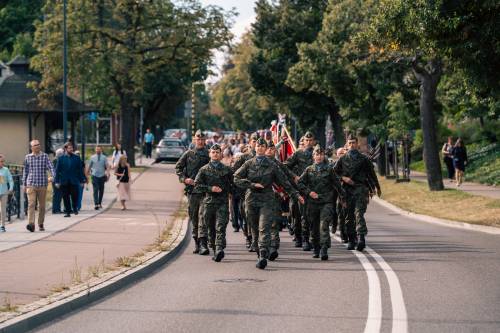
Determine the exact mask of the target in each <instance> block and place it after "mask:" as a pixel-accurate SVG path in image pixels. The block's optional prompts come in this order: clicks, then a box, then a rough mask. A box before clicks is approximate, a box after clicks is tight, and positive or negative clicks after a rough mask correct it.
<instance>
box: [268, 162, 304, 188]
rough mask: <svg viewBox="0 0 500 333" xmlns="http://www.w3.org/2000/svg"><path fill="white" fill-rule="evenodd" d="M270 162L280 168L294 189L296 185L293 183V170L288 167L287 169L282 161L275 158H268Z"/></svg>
mask: <svg viewBox="0 0 500 333" xmlns="http://www.w3.org/2000/svg"><path fill="white" fill-rule="evenodd" d="M269 160H270V161H271V162H273V163H275V164H276V165H277V166H278V168H279V169H280V170H281V172H283V173H284V174H285V176H286V179H287V180H288V182H289V183H290V185H291V186H292V187H293V188H294V189H297V185H296V184H295V179H294V178H295V174H294V173H293V172H291V171H290V169H288V168H287V167H286V166H285V164H283V162H281V161H280V160H278V159H276V158H270V159H269Z"/></svg>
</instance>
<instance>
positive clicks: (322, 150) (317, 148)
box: [313, 145, 325, 154]
mask: <svg viewBox="0 0 500 333" xmlns="http://www.w3.org/2000/svg"><path fill="white" fill-rule="evenodd" d="M324 153H325V150H324V149H323V148H321V146H320V145H316V147H314V150H313V154H324Z"/></svg>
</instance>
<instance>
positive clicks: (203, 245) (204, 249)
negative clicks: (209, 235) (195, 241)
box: [199, 237, 210, 256]
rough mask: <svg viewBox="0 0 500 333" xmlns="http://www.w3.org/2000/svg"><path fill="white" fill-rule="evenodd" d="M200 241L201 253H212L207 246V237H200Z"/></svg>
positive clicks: (204, 254)
mask: <svg viewBox="0 0 500 333" xmlns="http://www.w3.org/2000/svg"><path fill="white" fill-rule="evenodd" d="M199 243H200V255H202V256H206V255H208V254H210V250H209V249H208V246H207V239H206V238H205V237H202V238H200V239H199Z"/></svg>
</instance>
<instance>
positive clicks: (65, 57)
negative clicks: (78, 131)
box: [62, 0, 74, 142]
mask: <svg viewBox="0 0 500 333" xmlns="http://www.w3.org/2000/svg"><path fill="white" fill-rule="evenodd" d="M66 6H67V0H64V1H63V100H62V112H63V132H64V142H66V141H67V140H68V105H67V103H68V101H67V96H66V95H67V79H68V45H67V44H68V41H67V32H66ZM73 139H74V138H73Z"/></svg>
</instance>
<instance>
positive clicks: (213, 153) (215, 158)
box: [210, 150, 222, 161]
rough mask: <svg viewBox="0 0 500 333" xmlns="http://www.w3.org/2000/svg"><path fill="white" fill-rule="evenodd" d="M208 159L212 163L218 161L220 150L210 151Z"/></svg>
mask: <svg viewBox="0 0 500 333" xmlns="http://www.w3.org/2000/svg"><path fill="white" fill-rule="evenodd" d="M210 159H211V160H212V161H220V160H221V159H222V152H221V151H220V150H210Z"/></svg>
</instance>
